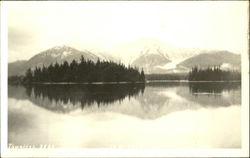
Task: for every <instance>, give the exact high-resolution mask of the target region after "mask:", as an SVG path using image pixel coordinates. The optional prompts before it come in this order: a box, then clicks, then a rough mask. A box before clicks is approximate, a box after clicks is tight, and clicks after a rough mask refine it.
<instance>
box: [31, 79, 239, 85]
mask: <svg viewBox="0 0 250 158" xmlns="http://www.w3.org/2000/svg"><path fill="white" fill-rule="evenodd" d="M177 82H178V83H213V82H215V83H225V82H241V80H231V81H188V80H147V81H145V82H91V83H88V82H35V83H31V84H40V85H77V84H83V85H105V84H147V83H177Z"/></svg>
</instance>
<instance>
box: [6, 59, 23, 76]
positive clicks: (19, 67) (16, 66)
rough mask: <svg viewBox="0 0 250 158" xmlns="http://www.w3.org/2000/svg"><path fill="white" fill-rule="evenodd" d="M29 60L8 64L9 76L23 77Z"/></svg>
mask: <svg viewBox="0 0 250 158" xmlns="http://www.w3.org/2000/svg"><path fill="white" fill-rule="evenodd" d="M26 63H27V60H19V61H16V62H12V63H9V64H8V76H14V75H22V74H24V73H25V71H26V67H27V66H26Z"/></svg>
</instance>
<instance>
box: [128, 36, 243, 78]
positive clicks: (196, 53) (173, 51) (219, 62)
mask: <svg viewBox="0 0 250 158" xmlns="http://www.w3.org/2000/svg"><path fill="white" fill-rule="evenodd" d="M135 43H137V47H135V48H134V49H133V47H134V46H135V45H136V44H135ZM130 46H131V47H130V51H132V52H133V50H134V54H139V55H135V57H134V59H132V58H131V60H130V61H131V63H132V64H131V65H133V66H137V67H140V68H143V69H144V71H145V73H147V74H152V73H157V74H163V73H187V72H189V71H190V69H191V68H192V67H194V66H199V67H201V68H207V67H208V66H210V67H212V66H221V68H222V69H237V70H239V69H240V63H241V62H240V55H237V54H234V53H231V52H229V51H217V50H201V49H194V48H180V47H175V46H170V45H167V44H165V43H162V42H160V41H158V40H155V39H143V40H138V41H136V42H134V43H133V44H132V43H131V44H130ZM127 47H129V45H127ZM136 51H138V52H139V51H140V53H136Z"/></svg>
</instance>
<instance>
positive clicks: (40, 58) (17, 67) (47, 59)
mask: <svg viewBox="0 0 250 158" xmlns="http://www.w3.org/2000/svg"><path fill="white" fill-rule="evenodd" d="M81 56H83V57H84V58H85V59H86V60H92V61H94V62H96V61H97V60H98V59H100V60H115V59H114V58H113V57H111V56H109V55H106V54H104V53H92V52H90V51H88V50H84V51H80V50H77V49H75V48H72V47H69V46H66V45H63V46H56V47H53V48H50V49H48V50H45V51H43V52H41V53H39V54H37V55H35V56H33V57H32V58H30V59H29V60H28V61H22V62H21V63H20V62H13V63H9V65H8V66H9V68H8V69H9V74H8V76H13V75H23V74H24V73H25V72H26V70H27V69H28V68H34V67H41V66H43V65H44V66H48V65H50V64H52V63H56V62H57V63H59V64H61V63H63V62H64V61H68V62H69V63H70V62H72V60H74V59H75V60H77V61H79V60H80V57H81Z"/></svg>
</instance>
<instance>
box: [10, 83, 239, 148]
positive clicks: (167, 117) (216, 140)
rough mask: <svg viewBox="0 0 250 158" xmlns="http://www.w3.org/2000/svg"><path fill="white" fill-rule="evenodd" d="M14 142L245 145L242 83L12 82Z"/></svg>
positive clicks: (68, 145) (104, 145) (95, 145)
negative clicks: (69, 83)
mask: <svg viewBox="0 0 250 158" xmlns="http://www.w3.org/2000/svg"><path fill="white" fill-rule="evenodd" d="M8 93H9V94H8V95H9V99H8V104H9V106H8V142H9V145H16V146H18V145H25V146H33V147H39V146H40V145H50V147H55V148H61V147H63V148H112V147H115V148H239V147H240V146H241V135H240V133H241V130H240V125H241V123H240V116H241V115H240V110H241V108H240V105H241V86H240V83H147V84H145V85H144V84H137V85H130V84H122V85H39V86H38V85H37V86H29V87H24V86H9V87H8Z"/></svg>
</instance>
